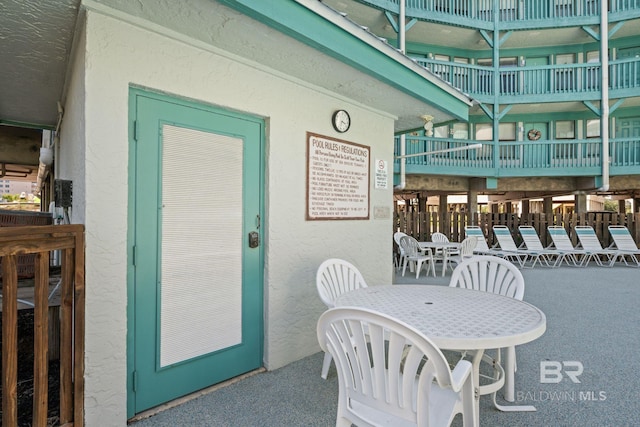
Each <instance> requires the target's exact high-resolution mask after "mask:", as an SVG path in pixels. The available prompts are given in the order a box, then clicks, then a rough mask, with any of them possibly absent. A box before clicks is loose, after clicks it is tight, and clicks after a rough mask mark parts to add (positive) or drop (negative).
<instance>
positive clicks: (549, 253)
mask: <svg viewBox="0 0 640 427" xmlns="http://www.w3.org/2000/svg"><path fill="white" fill-rule="evenodd" d="M518 231H519V232H520V236H522V245H521V246H520V247H519V249H520V250H522V249H526V250H528V251H531V252H534V253H537V254H539V256H537V257H535V258H534V261H533V264H532V265H531V267H534V266H535V264H536V262H537V261H540V263H541V264H543V265H546V266H547V267H557V266H558V265H560V264H562V261H563V257H565V256H566V254H565V253H564V252H563V251H560V250H558V249H546V248H545V247H544V246H543V245H542V242H541V241H540V237H539V236H538V232H537V231H536V229H535V228H533V226H531V225H521V226H519V227H518ZM522 246H524V248H523V247H522Z"/></svg>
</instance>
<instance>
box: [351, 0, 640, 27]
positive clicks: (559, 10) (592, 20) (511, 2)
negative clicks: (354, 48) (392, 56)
mask: <svg viewBox="0 0 640 427" xmlns="http://www.w3.org/2000/svg"><path fill="white" fill-rule="evenodd" d="M359 1H360V2H361V3H365V4H368V5H370V6H373V7H376V8H380V9H384V10H387V11H389V12H391V13H398V11H399V9H400V1H401V0H359ZM405 2H406V16H407V17H408V18H416V19H419V20H423V21H429V22H437V23H443V24H454V25H459V26H464V27H469V28H476V29H489V30H491V29H493V28H494V25H495V26H497V28H498V29H499V30H510V29H520V30H522V29H532V28H558V27H573V26H581V25H597V24H599V22H600V18H599V16H600V1H599V0H546V1H540V0H498V1H494V0H405ZM496 4H497V5H498V7H499V9H498V10H497V11H496V9H495V5H496ZM608 6H609V9H608V11H609V22H617V21H624V20H629V19H635V18H638V17H640V0H608ZM494 21H495V24H494Z"/></svg>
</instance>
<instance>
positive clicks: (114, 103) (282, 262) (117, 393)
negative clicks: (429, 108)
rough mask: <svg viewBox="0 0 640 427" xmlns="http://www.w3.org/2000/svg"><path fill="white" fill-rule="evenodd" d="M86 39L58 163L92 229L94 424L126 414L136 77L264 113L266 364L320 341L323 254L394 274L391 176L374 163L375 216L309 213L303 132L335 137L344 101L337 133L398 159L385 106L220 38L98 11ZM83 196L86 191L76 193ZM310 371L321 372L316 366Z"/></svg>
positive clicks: (385, 278)
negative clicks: (279, 68)
mask: <svg viewBox="0 0 640 427" xmlns="http://www.w3.org/2000/svg"><path fill="white" fill-rule="evenodd" d="M83 41H84V40H81V44H84V43H83ZM84 47H85V50H83V49H82V48H80V49H79V52H78V53H77V55H76V57H75V61H74V64H75V66H74V70H75V72H74V76H75V78H74V79H73V80H72V82H71V87H70V90H69V94H70V95H72V96H70V97H69V98H70V99H69V100H68V103H70V102H73V103H75V106H74V107H73V108H78V109H80V110H81V109H82V108H81V106H82V105H83V104H84V127H83V126H82V123H81V121H82V114H81V113H80V111H78V112H76V113H75V114H73V115H69V116H67V117H66V119H65V121H66V123H65V127H67V128H69V127H73V128H75V129H77V130H78V132H74V136H73V137H70V138H69V140H68V141H63V144H62V145H61V147H62V149H63V152H62V153H61V158H62V160H61V162H62V163H61V164H63V165H65V166H64V167H63V168H62V169H63V173H67V174H71V175H73V178H74V181H77V182H78V184H80V183H82V186H83V187H84V191H83V192H81V193H80V194H78V193H76V194H74V209H76V208H75V206H78V209H77V211H76V212H75V213H74V218H73V219H74V222H84V223H85V225H86V229H87V239H86V245H87V247H86V284H87V299H86V312H87V325H86V332H87V343H86V387H85V391H86V399H85V404H86V421H87V425H101V426H106V425H124V424H125V420H126V331H127V323H126V322H127V316H126V313H127V312H126V310H127V209H128V202H127V197H128V196H127V195H128V182H127V179H128V120H129V116H128V114H129V111H128V95H129V85H131V84H133V85H138V86H143V87H148V88H152V89H154V90H160V91H164V92H167V93H171V94H175V95H177V96H180V97H186V98H191V99H195V100H199V101H202V102H204V103H210V104H215V105H219V106H223V107H227V108H231V109H234V110H238V111H243V112H247V113H250V114H253V115H257V116H261V117H264V118H265V121H266V123H267V128H266V138H267V140H266V183H265V185H266V187H265V188H266V227H267V235H266V238H265V240H264V244H265V283H264V286H265V355H264V356H265V366H267V368H268V369H275V368H278V367H281V366H284V365H286V364H288V363H290V362H292V361H294V360H297V359H299V358H302V357H304V356H307V355H309V354H312V353H314V352H317V351H319V347H318V344H317V341H316V335H315V326H316V321H317V318H318V316H319V315H320V313H321V312H322V311H323V310H324V309H325V307H324V306H323V305H322V303H321V302H320V300H319V298H318V297H317V293H316V288H315V271H316V268H317V266H318V265H319V264H320V263H321V262H322V261H323V260H324V259H326V258H328V257H341V258H345V259H348V260H350V261H352V262H353V263H355V264H356V265H357V266H358V267H359V268H360V270H361V271H362V273H363V275H364V277H365V279H366V281H367V282H368V283H369V284H370V285H376V284H382V283H389V282H390V281H391V278H392V264H391V259H390V258H391V256H390V255H391V254H390V251H391V219H390V217H389V218H384V219H374V217H373V210H374V208H375V207H379V206H380V207H388V208H389V209H390V207H391V201H392V189H391V182H390V183H389V187H388V189H386V190H376V189H375V188H374V182H373V174H371V193H370V210H371V219H370V220H367V221H364V220H359V221H306V220H305V194H306V192H305V179H306V157H305V156H306V145H305V135H306V132H307V131H310V132H314V133H319V134H323V135H328V136H336V137H337V136H338V135H337V134H336V133H335V132H334V131H333V129H332V127H331V124H330V117H331V113H332V112H333V111H334V110H335V109H337V108H346V109H348V110H349V111H350V113H351V117H352V122H353V124H352V126H351V129H350V131H349V132H348V133H347V134H345V135H342V136H341V138H343V139H346V140H349V141H353V142H356V143H360V144H365V145H368V146H370V147H371V160H372V165H371V167H372V170H373V162H374V161H375V160H376V159H384V160H387V161H388V162H389V164H391V160H392V155H393V147H392V137H393V120H392V118H391V117H390V116H388V115H385V114H383V113H380V112H377V111H376V110H374V109H371V108H367V107H365V106H362V105H354V104H351V103H350V102H349V101H348V100H346V99H342V98H341V97H340V96H339V95H335V94H330V93H326V91H323V90H319V89H316V88H313V87H310V86H308V85H303V84H301V83H300V82H297V81H290V80H288V79H287V78H286V77H283V76H282V75H280V74H278V73H271V72H269V71H268V70H264V69H262V68H261V67H260V66H259V65H258V64H251V63H249V62H247V63H244V62H245V61H237V60H235V58H233V57H229V56H227V55H226V54H225V53H224V52H218V51H215V50H214V49H213V48H212V49H201V48H200V47H195V46H193V45H191V44H190V43H188V40H187V43H185V40H182V41H178V40H176V39H175V37H174V38H168V37H164V36H163V35H160V34H158V32H150V31H147V30H143V29H140V28H137V27H135V26H133V25H131V24H129V23H124V22H121V21H119V20H117V19H114V18H113V17H108V16H104V15H102V14H100V13H97V12H92V11H88V12H87V17H86V44H85V45H84ZM83 65H84V73H85V74H84V80H83V79H82V77H83V73H82V67H83ZM83 85H84V87H83ZM83 96H84V99H83ZM82 131H83V132H84V134H83V135H80V133H82ZM66 145H69V147H68V149H67V150H65V146H66ZM78 154H84V156H85V160H84V163H83V165H82V167H79V168H76V166H75V165H74V163H75V160H74V159H75V158H76V156H77V155H78ZM65 162H68V163H65ZM74 168H75V169H74ZM72 171H73V172H72ZM78 196H80V197H82V199H83V200H76V197H78ZM76 214H77V215H76ZM314 374H317V375H319V374H320V366H318V372H317V373H314Z"/></svg>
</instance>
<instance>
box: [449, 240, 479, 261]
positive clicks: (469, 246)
mask: <svg viewBox="0 0 640 427" xmlns="http://www.w3.org/2000/svg"><path fill="white" fill-rule="evenodd" d="M477 244H478V239H477V238H476V237H475V236H473V237H467V238H466V239H464V240H463V241H462V242H461V243H460V251H459V252H458V254H457V255H450V256H449V259H448V262H449V264H448V265H451V263H454V264H456V265H458V264H460V263H461V262H462V261H463V260H464V259H467V258H471V257H472V256H473V250H474V249H475V248H476V245H477ZM452 269H453V267H452Z"/></svg>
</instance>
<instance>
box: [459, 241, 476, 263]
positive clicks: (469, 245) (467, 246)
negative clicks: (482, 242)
mask: <svg viewBox="0 0 640 427" xmlns="http://www.w3.org/2000/svg"><path fill="white" fill-rule="evenodd" d="M477 244H478V238H477V237H475V236H473V237H467V238H465V239H464V240H463V241H462V242H461V243H460V256H462V257H463V258H464V257H468V256H471V255H473V250H474V249H475V248H476V245H477Z"/></svg>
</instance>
